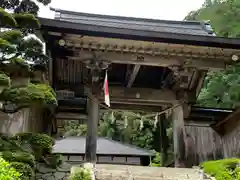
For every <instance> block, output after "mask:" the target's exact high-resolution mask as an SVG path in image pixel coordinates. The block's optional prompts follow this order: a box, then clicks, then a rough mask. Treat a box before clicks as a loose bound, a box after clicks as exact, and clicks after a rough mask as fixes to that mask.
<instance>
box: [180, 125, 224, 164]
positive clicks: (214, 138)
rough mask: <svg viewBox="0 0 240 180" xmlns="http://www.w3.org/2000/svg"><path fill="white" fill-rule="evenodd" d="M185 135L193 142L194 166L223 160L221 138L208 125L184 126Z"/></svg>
mask: <svg viewBox="0 0 240 180" xmlns="http://www.w3.org/2000/svg"><path fill="white" fill-rule="evenodd" d="M185 129H186V133H187V135H188V136H189V137H191V138H192V140H193V146H194V148H192V149H194V150H195V154H196V156H197V157H196V164H199V163H201V162H203V161H206V160H213V159H220V158H223V148H222V140H221V137H220V136H219V135H218V133H217V132H215V131H214V130H213V129H212V128H211V127H209V126H208V125H205V126H204V125H202V124H201V125H199V126H198V125H197V124H194V125H185Z"/></svg>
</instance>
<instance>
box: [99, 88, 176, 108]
mask: <svg viewBox="0 0 240 180" xmlns="http://www.w3.org/2000/svg"><path fill="white" fill-rule="evenodd" d="M109 95H110V100H111V102H115V103H122V104H138V105H148V104H149V105H150V104H152V105H155V106H157V105H160V104H172V103H173V101H175V100H176V95H175V93H174V92H173V91H171V90H158V89H147V88H125V87H117V86H110V87H109ZM103 97H104V95H103V92H102V93H100V94H99V95H98V99H99V100H100V101H103Z"/></svg>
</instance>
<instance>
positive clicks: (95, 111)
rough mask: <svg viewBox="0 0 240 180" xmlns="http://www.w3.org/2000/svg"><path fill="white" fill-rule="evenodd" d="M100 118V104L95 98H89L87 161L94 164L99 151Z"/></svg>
mask: <svg viewBox="0 0 240 180" xmlns="http://www.w3.org/2000/svg"><path fill="white" fill-rule="evenodd" d="M91 98H92V97H91ZM98 120H99V104H98V102H97V101H96V100H94V99H88V120H87V137H86V149H85V161H86V162H89V163H94V164H95V163H96V161H97V156H96V152H97V135H98Z"/></svg>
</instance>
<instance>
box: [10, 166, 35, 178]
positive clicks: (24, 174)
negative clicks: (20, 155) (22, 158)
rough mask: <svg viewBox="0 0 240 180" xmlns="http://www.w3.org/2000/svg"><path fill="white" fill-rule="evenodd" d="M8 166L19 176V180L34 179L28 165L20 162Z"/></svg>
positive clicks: (33, 174)
mask: <svg viewBox="0 0 240 180" xmlns="http://www.w3.org/2000/svg"><path fill="white" fill-rule="evenodd" d="M10 165H11V167H13V168H14V169H16V170H17V171H18V172H19V173H20V174H21V176H20V178H21V180H32V179H33V178H34V177H35V173H34V171H33V169H32V168H31V166H30V165H28V164H25V163H21V162H11V163H10Z"/></svg>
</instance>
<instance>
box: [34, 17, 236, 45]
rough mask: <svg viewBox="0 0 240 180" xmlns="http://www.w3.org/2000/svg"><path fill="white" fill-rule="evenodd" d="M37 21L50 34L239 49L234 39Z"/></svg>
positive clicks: (56, 21) (57, 21)
mask: <svg viewBox="0 0 240 180" xmlns="http://www.w3.org/2000/svg"><path fill="white" fill-rule="evenodd" d="M39 20H40V23H41V26H42V29H43V30H44V29H46V30H48V31H52V32H59V33H73V34H81V35H89V36H101V37H110V38H121V39H131V40H142V41H152V42H164V43H173V44H187V45H195V46H209V47H220V48H231V49H240V39H236V38H223V37H216V36H199V35H187V34H175V33H167V32H154V31H143V30H134V31H133V30H132V29H124V28H113V27H105V26H96V25H86V24H81V23H72V22H67V21H59V20H53V19H45V18H39Z"/></svg>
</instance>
